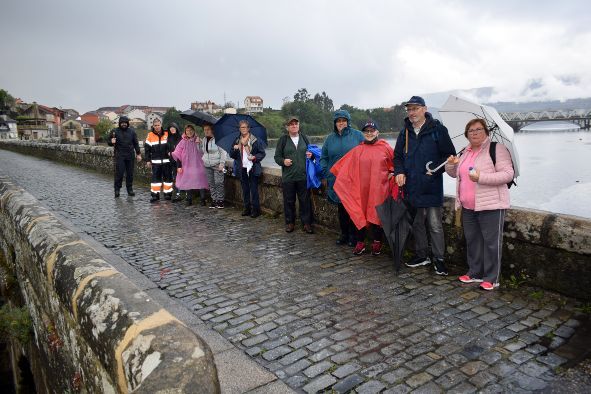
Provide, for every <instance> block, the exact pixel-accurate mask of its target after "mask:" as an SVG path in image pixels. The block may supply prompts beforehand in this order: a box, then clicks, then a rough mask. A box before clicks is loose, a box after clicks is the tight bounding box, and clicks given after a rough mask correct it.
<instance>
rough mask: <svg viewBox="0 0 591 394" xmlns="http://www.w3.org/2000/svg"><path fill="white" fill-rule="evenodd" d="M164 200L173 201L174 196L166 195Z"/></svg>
mask: <svg viewBox="0 0 591 394" xmlns="http://www.w3.org/2000/svg"><path fill="white" fill-rule="evenodd" d="M164 199H165V200H172V194H170V193H166V194H165V195H164Z"/></svg>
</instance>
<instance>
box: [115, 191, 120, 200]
mask: <svg viewBox="0 0 591 394" xmlns="http://www.w3.org/2000/svg"><path fill="white" fill-rule="evenodd" d="M117 197H119V190H115V198H117Z"/></svg>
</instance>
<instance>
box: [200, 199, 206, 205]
mask: <svg viewBox="0 0 591 394" xmlns="http://www.w3.org/2000/svg"><path fill="white" fill-rule="evenodd" d="M206 205H207V201H205V198H203V199H201V206H202V207H204V206H206Z"/></svg>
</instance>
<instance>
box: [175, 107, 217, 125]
mask: <svg viewBox="0 0 591 394" xmlns="http://www.w3.org/2000/svg"><path fill="white" fill-rule="evenodd" d="M181 118H183V119H185V120H188V121H189V122H191V123H195V124H196V125H197V126H201V127H203V126H205V125H214V124H215V123H216V122H217V121H218V118H216V117H215V116H213V115H211V114H208V113H207V112H201V111H192V110H188V111H185V112H182V113H181Z"/></svg>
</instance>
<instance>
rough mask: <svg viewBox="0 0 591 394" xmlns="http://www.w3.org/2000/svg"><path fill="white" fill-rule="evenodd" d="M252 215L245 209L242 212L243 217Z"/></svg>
mask: <svg viewBox="0 0 591 394" xmlns="http://www.w3.org/2000/svg"><path fill="white" fill-rule="evenodd" d="M250 214H251V212H250V209H245V210H244V211H242V216H250Z"/></svg>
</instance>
